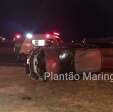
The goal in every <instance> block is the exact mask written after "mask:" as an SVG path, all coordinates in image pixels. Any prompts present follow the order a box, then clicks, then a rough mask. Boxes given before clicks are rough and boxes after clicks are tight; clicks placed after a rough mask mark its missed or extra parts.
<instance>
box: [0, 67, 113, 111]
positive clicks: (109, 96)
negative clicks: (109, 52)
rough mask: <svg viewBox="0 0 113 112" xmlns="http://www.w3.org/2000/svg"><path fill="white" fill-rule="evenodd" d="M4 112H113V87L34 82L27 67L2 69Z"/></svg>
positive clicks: (0, 83)
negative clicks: (26, 69)
mask: <svg viewBox="0 0 113 112" xmlns="http://www.w3.org/2000/svg"><path fill="white" fill-rule="evenodd" d="M0 112H113V83H110V82H105V81H82V80H80V81H48V82H43V81H33V80H31V79H30V78H29V77H28V76H26V74H25V72H24V67H5V66H3V67H2V66H1V67H0Z"/></svg>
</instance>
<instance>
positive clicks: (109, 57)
mask: <svg viewBox="0 0 113 112" xmlns="http://www.w3.org/2000/svg"><path fill="white" fill-rule="evenodd" d="M112 69H113V49H112V48H111V47H110V48H104V47H100V46H96V45H85V46H83V45H82V44H71V45H69V44H68V45H67V44H66V45H64V44H62V45H58V46H57V45H51V44H49V46H42V47H37V48H35V49H33V50H32V51H31V53H30V55H29V56H28V58H27V65H26V72H27V73H28V74H29V76H30V77H31V78H33V79H39V78H42V79H44V77H45V73H46V72H48V73H53V74H59V73H64V72H65V73H66V72H74V73H82V72H101V71H107V70H112Z"/></svg>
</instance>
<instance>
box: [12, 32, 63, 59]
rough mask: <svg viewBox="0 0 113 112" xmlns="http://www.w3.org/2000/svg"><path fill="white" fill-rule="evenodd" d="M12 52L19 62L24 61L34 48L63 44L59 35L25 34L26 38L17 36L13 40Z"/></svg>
mask: <svg viewBox="0 0 113 112" xmlns="http://www.w3.org/2000/svg"><path fill="white" fill-rule="evenodd" d="M14 42H15V45H14V52H15V54H16V56H17V58H18V59H19V60H21V61H24V60H26V57H27V56H28V55H29V54H30V52H31V50H32V49H34V48H36V47H41V46H46V45H49V44H50V45H52V44H53V45H59V44H61V43H63V41H62V39H61V38H60V37H59V34H58V33H56V32H54V33H51V34H31V33H27V34H26V36H22V35H19V34H17V35H16V37H15V38H14Z"/></svg>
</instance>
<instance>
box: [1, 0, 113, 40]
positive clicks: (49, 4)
mask: <svg viewBox="0 0 113 112" xmlns="http://www.w3.org/2000/svg"><path fill="white" fill-rule="evenodd" d="M28 31H30V32H34V33H36V32H37V33H40V32H50V31H58V32H60V33H61V34H62V35H63V38H64V39H66V40H69V39H76V38H83V37H90V38H92V37H103V36H104V37H105V36H112V35H113V1H112V0H109V1H108V0H106V1H105V0H3V1H2V0H0V34H1V35H4V36H11V35H12V34H14V32H22V33H24V32H28Z"/></svg>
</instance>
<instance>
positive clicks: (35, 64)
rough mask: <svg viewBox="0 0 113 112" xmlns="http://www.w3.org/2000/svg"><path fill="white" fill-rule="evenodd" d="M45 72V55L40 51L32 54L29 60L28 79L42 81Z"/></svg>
mask: <svg viewBox="0 0 113 112" xmlns="http://www.w3.org/2000/svg"><path fill="white" fill-rule="evenodd" d="M45 71H46V64H45V55H44V52H43V51H42V50H40V51H39V50H38V52H36V53H34V54H32V56H31V58H30V77H31V78H32V79H35V80H37V79H40V80H43V79H44V73H45Z"/></svg>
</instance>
